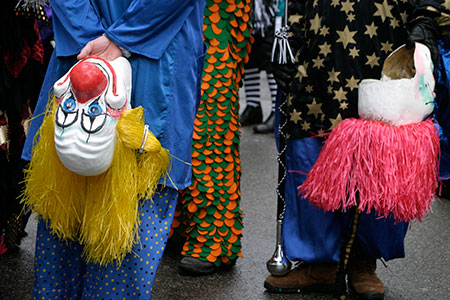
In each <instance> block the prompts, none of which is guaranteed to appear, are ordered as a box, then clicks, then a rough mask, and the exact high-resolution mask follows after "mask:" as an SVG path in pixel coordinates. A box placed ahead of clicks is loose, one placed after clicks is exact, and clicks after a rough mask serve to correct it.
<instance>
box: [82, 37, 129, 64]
mask: <svg viewBox="0 0 450 300" xmlns="http://www.w3.org/2000/svg"><path fill="white" fill-rule="evenodd" d="M88 56H99V57H101V58H104V59H106V60H115V59H116V58H118V57H119V56H122V51H120V48H119V47H118V46H117V45H116V44H115V43H114V42H113V41H111V40H110V39H109V38H108V37H106V36H104V35H103V36H101V37H98V38H96V39H95V40H92V41H90V42H89V43H87V44H86V46H84V48H83V49H81V52H80V54H78V56H77V59H83V58H86V57H88Z"/></svg>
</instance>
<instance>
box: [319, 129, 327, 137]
mask: <svg viewBox="0 0 450 300" xmlns="http://www.w3.org/2000/svg"><path fill="white" fill-rule="evenodd" d="M317 136H318V137H324V136H325V131H323V130H322V129H319V130H318V131H317Z"/></svg>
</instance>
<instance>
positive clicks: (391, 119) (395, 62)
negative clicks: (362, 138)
mask: <svg viewBox="0 0 450 300" xmlns="http://www.w3.org/2000/svg"><path fill="white" fill-rule="evenodd" d="M434 86H435V82H434V77H433V62H432V60H431V54H430V50H429V49H428V48H427V46H425V45H423V44H420V43H416V44H415V48H414V49H407V48H406V47H405V46H402V47H400V48H398V49H397V50H395V51H394V52H392V54H391V55H389V56H388V58H387V59H386V61H385V62H384V65H383V71H382V78H381V80H374V79H365V80H363V81H361V83H360V84H359V91H358V113H359V116H360V117H361V118H362V119H366V120H374V121H383V122H385V123H389V124H391V125H395V126H399V125H406V124H411V123H417V122H420V121H423V120H424V119H425V118H427V117H428V116H429V115H430V114H431V113H432V112H433V109H434V92H433V91H434Z"/></svg>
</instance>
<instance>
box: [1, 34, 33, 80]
mask: <svg viewBox="0 0 450 300" xmlns="http://www.w3.org/2000/svg"><path fill="white" fill-rule="evenodd" d="M24 43H25V45H24V47H23V49H22V51H21V52H20V55H19V56H18V57H15V55H14V54H12V53H10V52H9V51H5V52H4V57H3V61H4V62H5V65H6V68H7V69H8V71H9V73H10V74H11V75H12V76H13V77H14V78H17V77H19V74H20V72H22V70H23V68H24V67H25V66H26V64H27V62H28V57H30V55H31V49H30V47H29V46H28V43H27V42H26V41H25V40H24Z"/></svg>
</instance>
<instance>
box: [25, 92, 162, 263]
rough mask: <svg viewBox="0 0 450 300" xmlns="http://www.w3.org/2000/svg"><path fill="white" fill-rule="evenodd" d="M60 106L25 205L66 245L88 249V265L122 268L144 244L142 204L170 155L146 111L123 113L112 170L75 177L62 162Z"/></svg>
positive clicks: (31, 171) (40, 148)
mask: <svg viewBox="0 0 450 300" xmlns="http://www.w3.org/2000/svg"><path fill="white" fill-rule="evenodd" d="M56 109H57V103H56V101H55V100H54V99H53V101H50V104H49V105H48V107H47V113H46V116H45V118H44V121H43V123H42V126H41V128H40V130H39V132H38V136H39V141H38V142H37V143H36V145H35V147H34V148H33V158H32V160H31V162H30V164H29V167H28V169H27V170H26V179H25V183H26V187H25V191H24V195H23V199H22V202H24V203H26V204H27V205H29V206H30V207H31V208H32V209H33V211H35V212H37V213H38V214H39V215H40V216H41V217H42V218H43V219H44V220H45V221H46V223H47V225H49V226H50V227H51V230H52V233H53V234H55V235H57V236H58V238H60V239H62V240H73V241H78V242H80V243H81V244H82V245H83V246H84V250H83V256H84V258H85V259H86V261H87V262H94V263H97V264H100V265H105V264H110V263H113V262H116V263H117V265H119V264H120V263H121V262H122V260H123V258H124V257H125V255H126V254H127V253H130V252H131V250H132V247H133V245H134V244H135V243H137V242H138V241H139V236H138V226H139V210H140V207H139V203H140V202H141V201H140V199H150V198H151V197H152V195H153V194H154V193H155V190H156V187H157V184H158V181H159V179H160V178H161V177H163V176H165V175H167V172H168V170H167V168H168V165H169V163H170V158H169V153H168V151H167V150H166V149H164V148H162V147H161V144H160V143H159V141H158V139H157V138H156V137H155V136H154V135H153V133H151V132H150V131H149V132H148V138H147V141H146V144H145V147H144V152H143V153H142V154H141V153H138V151H137V150H136V149H139V148H140V147H141V143H142V135H143V132H144V126H145V124H144V120H143V108H142V107H138V108H135V109H130V110H126V111H124V112H123V114H122V116H121V118H120V119H119V122H118V123H117V126H116V134H117V142H116V146H115V149H114V156H113V160H112V163H111V166H110V167H109V169H108V170H107V171H106V172H105V173H103V174H100V175H98V176H81V175H78V174H76V173H73V172H72V171H70V170H69V169H67V168H66V167H64V165H63V164H62V163H61V161H60V160H59V157H58V155H57V153H56V149H55V144H54V124H55V112H56Z"/></svg>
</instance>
